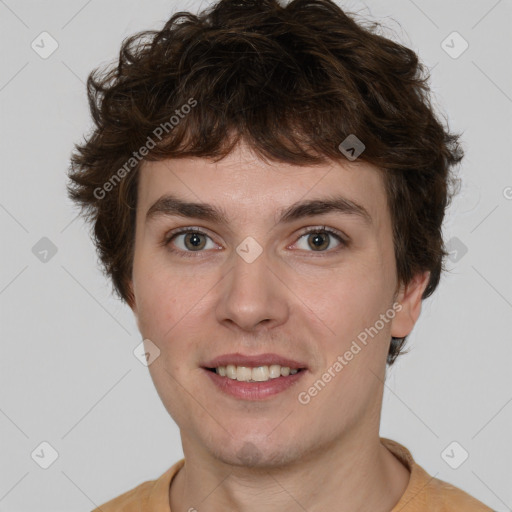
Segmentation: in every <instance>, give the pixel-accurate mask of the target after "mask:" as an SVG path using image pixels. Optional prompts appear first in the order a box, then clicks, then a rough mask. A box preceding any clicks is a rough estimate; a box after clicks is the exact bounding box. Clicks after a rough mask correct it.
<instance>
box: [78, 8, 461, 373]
mask: <svg viewBox="0 0 512 512" xmlns="http://www.w3.org/2000/svg"><path fill="white" fill-rule="evenodd" d="M378 27H379V24H378V23H371V24H370V26H368V27H365V26H364V25H363V24H362V23H357V22H356V21H355V17H351V16H348V15H347V14H346V13H345V12H343V10H342V9H341V8H340V7H338V6H337V5H336V4H335V3H333V2H332V1H330V0H293V1H291V2H290V3H289V4H288V5H286V6H282V5H280V4H279V2H278V1H277V0H220V1H218V2H217V3H216V4H214V5H213V6H212V7H210V8H209V9H207V10H205V11H203V12H201V13H200V14H199V15H193V14H192V13H188V12H179V13H177V14H174V15H173V16H172V17H171V18H170V19H169V21H168V22H167V23H166V24H165V26H164V27H163V29H162V30H160V31H156V30H148V31H143V32H140V33H138V34H135V35H133V36H132V37H129V38H127V39H126V40H124V41H123V43H122V47H121V51H120V55H119V59H118V61H116V62H115V64H114V65H113V66H111V67H108V68H106V69H104V70H101V69H96V70H94V71H92V72H91V74H90V75H89V77H88V80H87V89H88V99H89V105H90V110H91V114H92V117H93V119H94V123H95V127H94V130H93V131H92V133H91V134H90V135H89V136H88V138H87V139H86V140H85V142H84V143H83V144H77V145H76V146H75V151H74V152H73V154H72V156H71V167H70V170H69V173H68V176H69V178H70V183H69V184H68V193H69V196H70V197H71V198H72V199H73V200H74V201H75V202H76V203H78V204H79V205H80V206H81V211H82V213H83V214H84V216H85V217H86V218H87V220H88V221H92V223H93V226H94V242H95V244H96V247H97V250H98V254H99V256H100V259H101V263H102V266H103V270H104V272H105V273H106V275H107V276H109V277H110V278H111V279H112V282H113V285H114V290H115V291H116V292H117V294H118V295H119V296H120V298H121V299H123V300H124V301H125V302H127V303H128V304H130V305H131V304H133V295H132V292H131V289H130V287H129V285H128V284H129V281H130V278H131V272H132V262H133V248H134V236H135V211H136V205H137V181H138V179H137V178H138V170H139V169H140V166H141V163H142V162H143V161H144V160H162V159H166V158H180V157H190V156H195V157H209V158H212V159H214V160H220V159H222V158H223V157H225V156H226V155H227V154H229V153H230V152H231V151H232V150H233V148H234V147H235V145H236V144H237V142H239V141H240V140H243V141H244V142H246V143H247V144H248V145H249V146H250V147H251V148H252V149H253V150H254V151H255V153H256V154H257V155H258V156H260V157H261V158H262V159H264V160H270V161H275V162H286V163H291V164H295V165H298V166H300V165H308V164H310V165H313V164H316V163H324V162H327V161H330V160H334V161H339V160H344V159H345V158H346V157H345V156H344V155H343V154H342V153H341V151H340V150H339V149H338V146H339V144H340V143H341V142H342V141H343V140H344V139H345V138H346V137H347V136H349V135H351V134H354V135H356V136H357V138H358V139H360V140H361V141H362V142H363V143H364V145H365V149H364V151H363V153H362V154H361V155H360V156H359V159H360V160H361V161H366V162H368V163H370V164H374V165H375V166H377V168H378V169H379V170H380V171H382V172H383V173H384V177H385V185H386V193H387V198H388V206H389V209H390V213H391V220H392V223H393V243H394V250H395V259H396V267H397V275H398V281H399V283H403V284H407V283H409V282H410V280H411V279H412V278H413V277H414V276H415V275H416V274H417V273H420V272H424V271H429V272H430V278H429V282H428V285H427V287H426V289H425V291H424V294H423V298H426V297H428V296H430V295H431V294H432V293H433V292H434V290H435V289H436V287H437V285H438V283H439V279H440V275H441V272H442V271H444V270H446V269H445V268H444V258H445V257H446V256H447V255H448V253H447V252H446V251H445V246H444V243H443V239H442V230H441V225H442V222H443V218H444V214H445V209H446V207H447V206H448V204H449V202H450V200H451V197H452V195H453V194H452V193H451V191H450V184H453V183H455V182H456V181H457V180H456V179H454V177H453V176H452V175H451V173H450V168H451V167H452V166H454V165H455V164H457V163H459V161H460V160H461V159H462V158H463V151H462V149H461V147H460V144H459V135H456V134H453V133H450V132H449V131H448V128H445V127H444V126H443V124H442V123H441V122H440V121H439V119H438V118H437V116H436V114H435V113H434V108H433V106H432V104H431V99H430V89H429V86H428V80H429V78H430V77H429V76H428V74H427V73H426V72H425V68H424V66H423V65H422V64H421V63H420V62H419V59H418V57H417V55H416V54H415V52H414V51H412V50H410V49H408V48H406V47H405V46H403V45H401V44H398V43H396V42H393V41H392V40H390V39H388V38H386V37H383V36H382V35H379V34H378V33H377V32H378V31H377V28H378ZM194 102H195V103H194ZM185 105H189V107H188V108H187V109H185ZM192 106H193V108H192ZM173 117H174V118H175V119H177V120H178V121H177V122H175V121H173V120H172V118H173ZM178 118H179V119H178ZM159 127H160V131H158V128H159ZM164 131H165V134H164ZM156 134H158V135H159V136H158V137H157V136H156ZM155 139H157V140H155ZM149 140H151V142H152V143H151V144H149ZM143 148H146V150H145V151H142V149H143ZM141 152H142V153H143V154H145V156H144V158H142V157H141V156H140V153H141ZM345 161H346V160H345ZM405 339H406V338H405V337H404V338H392V340H391V343H390V349H389V355H388V359H387V362H388V364H393V362H394V360H395V359H396V357H397V356H398V355H399V353H400V351H401V349H402V346H403V344H404V342H405Z"/></svg>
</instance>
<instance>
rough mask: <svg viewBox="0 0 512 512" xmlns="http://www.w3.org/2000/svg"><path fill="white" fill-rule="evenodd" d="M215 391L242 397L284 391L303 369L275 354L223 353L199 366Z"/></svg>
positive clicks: (264, 397)
mask: <svg viewBox="0 0 512 512" xmlns="http://www.w3.org/2000/svg"><path fill="white" fill-rule="evenodd" d="M202 369H203V370H204V374H205V375H206V376H207V377H208V378H209V379H210V382H212V383H213V384H214V385H215V388H216V389H217V390H218V391H221V393H222V394H224V395H229V396H230V397H234V398H238V399H242V400H264V399H268V398H270V397H272V396H275V395H277V394H279V393H282V392H284V391H285V390H287V389H289V388H290V387H292V386H293V385H295V384H296V383H297V381H299V380H301V379H302V378H303V376H304V375H305V374H306V373H307V370H308V368H307V367H306V365H304V364H303V363H299V362H297V361H294V360H292V359H288V358H285V357H281V356H278V355H276V354H261V355H259V356H245V355H242V354H238V353H236V354H226V355H224V356H220V357H217V358H215V359H213V360H211V361H209V362H207V363H206V364H205V365H203V366H202Z"/></svg>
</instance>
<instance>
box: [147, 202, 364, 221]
mask: <svg viewBox="0 0 512 512" xmlns="http://www.w3.org/2000/svg"><path fill="white" fill-rule="evenodd" d="M331 212H338V213H342V214H345V215H351V216H354V217H356V218H360V219H361V220H362V221H364V223H365V224H367V225H369V226H371V225H372V223H373V219H372V217H371V215H370V214H369V213H368V210H366V208H364V206H362V205H360V204H358V203H356V202H354V201H352V200H350V199H348V198H346V197H342V196H335V197H327V198H322V199H310V200H307V201H302V202H297V203H294V204H292V205H291V206H289V207H287V208H284V209H282V210H280V211H279V212H278V220H277V223H289V222H293V221H295V220H299V219H302V218H306V217H312V216H314V215H324V214H327V213H331ZM159 216H178V217H186V218H194V219H201V220H207V221H211V222H213V223H216V224H224V225H228V224H229V222H228V217H227V215H226V214H225V212H224V210H222V209H220V208H218V207H216V206H213V205H211V204H207V203H194V202H189V201H184V200H182V199H179V198H178V197H176V196H173V195H165V196H162V197H160V198H159V199H158V200H157V201H156V202H155V203H154V204H153V205H152V206H151V207H150V208H149V210H148V211H147V213H146V222H148V221H149V220H151V219H153V218H155V217H159Z"/></svg>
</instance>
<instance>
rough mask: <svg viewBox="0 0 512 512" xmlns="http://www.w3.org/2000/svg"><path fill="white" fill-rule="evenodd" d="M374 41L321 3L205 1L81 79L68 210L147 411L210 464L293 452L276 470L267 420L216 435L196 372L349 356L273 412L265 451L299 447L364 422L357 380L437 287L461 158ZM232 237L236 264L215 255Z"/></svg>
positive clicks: (417, 83)
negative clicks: (146, 364)
mask: <svg viewBox="0 0 512 512" xmlns="http://www.w3.org/2000/svg"><path fill="white" fill-rule="evenodd" d="M376 28H377V25H376V24H374V25H372V26H370V27H364V26H363V24H362V23H356V21H355V20H354V19H353V18H352V17H350V16H348V15H347V14H345V13H344V12H343V11H342V10H341V9H340V8H339V7H338V6H336V5H335V4H334V3H332V2H331V1H329V0H295V1H292V2H291V3H290V4H288V5H287V6H282V5H280V4H279V3H278V2H277V0H260V1H256V0H255V1H243V0H224V1H220V2H218V3H217V4H215V5H213V6H212V7H211V8H209V9H208V10H207V11H205V12H202V13H201V14H199V15H197V16H196V15H193V14H191V13H178V14H175V15H174V16H172V17H171V19H170V20H169V21H168V22H167V23H166V24H165V26H164V28H163V29H162V30H160V31H146V32H143V33H140V34H137V35H135V36H133V37H131V38H129V39H127V40H125V41H124V42H123V45H122V49H121V52H120V56H119V61H118V62H117V63H116V65H115V66H113V67H111V68H110V69H105V70H96V71H95V72H93V73H91V75H90V76H89V79H88V93H89V101H90V106H91V112H92V116H93V119H94V121H95V128H94V130H93V132H92V133H91V134H90V135H89V137H88V138H87V139H86V141H85V142H84V143H83V144H81V145H77V147H76V151H75V152H74V154H73V155H72V166H71V170H70V172H69V177H70V185H69V194H70V197H71V198H72V199H73V200H74V201H76V202H77V203H78V204H79V205H80V206H81V207H82V211H83V213H84V215H85V216H86V217H87V218H88V220H90V221H91V222H92V225H93V227H94V240H95V243H96V246H97V249H98V253H99V256H100V259H101V262H102V264H103V268H104V271H105V273H106V275H107V276H108V277H109V278H111V279H112V282H113V285H114V289H115V291H116V292H117V294H118V295H119V297H120V298H121V299H122V300H124V301H125V302H126V303H127V304H128V305H129V306H130V307H131V308H132V310H133V311H134V314H135V315H136V318H137V321H138V325H139V329H140V331H141V334H142V336H143V337H144V338H146V339H150V340H151V341H152V342H153V343H155V344H156V345H157V346H158V347H159V349H160V351H161V357H159V358H158V359H157V360H155V362H154V363H152V364H151V365H150V371H151V374H152V378H153V380H154V381H155V385H156V387H157V390H158V392H159V394H160V396H161V398H162V400H163V402H164V404H165V405H166V406H167V408H168V410H169V412H170V413H171V415H172V416H173V417H174V418H175V420H176V422H177V423H178V425H179V426H180V427H182V426H183V427H184V428H185V427H186V428H187V430H188V431H189V432H190V433H191V434H190V435H191V436H197V437H198V438H201V439H202V441H203V444H204V446H210V447H211V450H212V451H215V450H216V449H217V450H219V448H218V446H228V445H229V446H231V447H232V452H231V453H233V454H240V453H242V452H243V450H242V452H241V451H240V450H241V449H242V448H243V446H246V445H245V444H243V443H246V442H249V443H253V444H254V445H256V446H258V450H262V453H263V452H265V450H267V453H266V456H267V458H269V457H272V458H274V459H280V460H284V459H285V458H286V457H293V453H294V451H293V450H288V452H287V453H288V455H284V453H278V448H277V446H283V438H280V436H279V434H278V431H279V429H277V431H275V434H274V435H273V439H274V441H272V440H270V438H269V434H268V433H269V432H270V431H271V430H272V429H273V428H276V424H277V423H278V420H279V413H281V415H282V416H284V415H285V414H284V413H283V412H285V411H287V410H288V409H287V408H286V407H287V404H286V403H285V402H283V403H282V404H280V403H279V399H277V398H276V400H273V401H270V402H268V403H261V404H259V405H258V406H257V407H254V408H253V409H250V410H249V409H248V408H247V404H246V403H243V401H242V403H240V404H235V403H231V402H229V404H230V405H232V410H230V418H231V419H230V421H229V422H226V424H225V425H220V424H219V423H218V421H215V419H214V418H213V417H212V416H211V415H210V414H209V413H208V412H207V411H206V410H205V409H204V408H202V407H200V406H199V405H198V404H199V403H212V400H214V399H215V398H214V397H212V395H211V394H210V393H211V391H210V390H209V389H208V388H205V387H204V386H203V383H202V379H204V378H206V377H205V376H204V374H203V370H204V369H203V368H202V365H203V364H205V363H206V362H207V361H208V360H210V359H211V358H213V357H215V356H217V355H219V354H223V353H226V352H236V351H240V352H244V353H255V354H257V353H261V352H270V351H273V352H278V353H279V354H293V355H294V358H295V359H298V360H299V361H300V362H305V363H307V369H306V371H307V372H308V378H309V380H307V382H308V384H312V383H313V382H315V381H317V380H318V379H319V378H320V377H321V376H322V375H323V374H324V373H325V371H326V370H327V369H328V368H331V367H332V366H333V365H334V363H335V361H336V360H337V357H338V355H343V354H344V353H346V352H347V351H349V349H350V350H352V349H351V347H353V345H352V342H353V341H354V340H359V341H360V343H359V345H360V349H361V350H360V351H358V352H356V350H357V349H354V350H353V351H352V352H353V353H354V352H356V353H357V356H354V358H353V361H351V362H350V364H347V365H346V367H344V368H343V370H342V371H341V370H340V371H338V373H336V377H335V378H334V377H333V378H332V379H329V380H332V381H333V382H332V384H331V383H330V384H329V386H328V388H326V389H325V390H323V391H322V392H321V393H320V394H319V395H318V397H315V399H314V400H311V399H309V400H308V404H307V406H306V404H304V403H299V404H298V405H297V403H296V404H295V406H296V408H297V411H296V412H295V413H294V414H295V416H294V418H296V421H294V425H295V427H294V428H295V429H296V430H295V431H294V434H292V435H290V432H289V430H288V431H287V430H286V429H284V431H285V432H286V435H285V438H286V440H287V442H288V443H289V447H290V446H292V445H293V446H294V447H295V449H296V450H299V448H298V447H299V446H302V447H303V449H304V450H307V449H311V448H312V447H313V445H314V444H315V443H319V442H321V439H324V440H325V441H326V442H327V441H328V440H329V438H330V437H329V436H334V435H336V434H337V433H338V434H339V432H340V431H341V430H343V429H344V430H345V431H349V430H350V428H351V427H355V425H356V424H358V422H360V421H362V418H365V417H366V416H371V415H372V414H373V413H375V411H376V410H377V409H378V405H379V403H380V399H381V392H382V389H381V388H382V381H381V380H380V379H379V378H377V377H379V376H380V377H383V375H384V374H383V370H384V368H385V365H386V364H387V365H391V364H393V362H394V361H395V360H396V358H397V356H398V355H399V354H400V352H401V351H402V350H403V345H404V342H405V341H406V337H407V335H408V334H409V333H410V331H411V330H412V328H413V326H414V323H415V322H416V320H417V318H418V316H419V313H420V309H421V302H422V300H424V299H425V298H427V297H428V296H430V295H431V294H432V293H433V292H434V290H435V289H436V288H437V286H438V284H439V280H440V276H441V274H442V271H444V270H445V268H444V258H445V257H446V256H447V253H446V251H445V247H444V244H443V239H442V222H443V218H444V214H445V210H446V208H447V206H448V205H449V202H450V199H451V195H452V191H451V186H452V185H453V184H454V183H455V182H456V180H455V178H454V177H452V175H451V169H452V167H454V166H455V165H456V164H457V163H458V162H460V160H461V159H462V156H463V154H462V150H461V148H460V146H459V143H458V136H457V135H455V134H452V133H450V132H449V131H448V129H447V128H446V127H444V126H443V124H442V123H441V122H440V120H439V119H438V118H437V116H436V114H435V112H434V109H433V107H432V104H431V100H430V94H429V92H430V91H429V87H428V78H429V77H428V76H427V75H426V73H425V70H424V68H423V66H422V65H421V63H420V62H419V61H418V58H417V56H416V54H415V53H414V52H413V51H412V50H410V49H408V48H406V47H404V46H402V45H400V44H398V43H396V42H393V41H391V40H389V39H387V38H384V37H382V36H381V35H379V34H378V33H377V30H376ZM349 136H350V137H352V138H353V137H354V136H355V137H357V140H359V141H361V142H362V143H363V144H364V150H363V151H362V152H361V153H360V154H359V155H358V156H357V159H355V160H353V159H348V158H347V156H346V154H347V153H346V152H345V153H344V152H342V151H340V148H339V147H340V144H341V143H343V141H345V140H346V139H347V137H349ZM349 140H350V139H349ZM361 148H362V146H361ZM165 197H167V199H165ZM340 198H342V199H343V201H342V202H341V203H342V204H343V206H342V207H341V208H340V201H339V199H340ZM164 199H165V200H164ZM177 200H178V201H177ZM308 201H309V204H302V205H301V206H300V207H298V208H297V206H298V205H299V203H307V202H308ZM314 201H318V202H316V203H314ZM329 201H331V203H329ZM183 203H187V204H185V205H184V204H183ZM191 203H194V204H191ZM199 203H201V205H202V206H201V207H200V206H199V205H198V204H199ZM327 203H329V204H330V206H328V205H327ZM333 203H336V205H337V207H333V206H332V204H333ZM207 205H209V207H208V206H207ZM294 206H295V207H296V208H294ZM358 207H359V209H358ZM361 207H362V208H361ZM340 209H343V210H344V211H343V212H340ZM177 210H179V211H180V212H181V215H180V216H177V215H176V211H177ZM292 210H293V211H294V213H293V214H292V213H291V212H292ZM356 210H357V211H358V212H359V213H357V212H356ZM183 212H185V213H186V215H189V216H190V218H189V219H186V218H185V217H184V216H183ZM300 212H302V214H301V213H300ZM361 212H363V213H361ZM170 213H173V215H171V214H170ZM213 213H216V215H213ZM286 213H287V214H288V215H286ZM311 226H313V227H315V226H316V228H317V229H316V231H315V234H309V235H307V234H305V229H304V227H311ZM180 227H196V228H197V229H198V230H199V231H200V232H201V234H196V235H194V234H191V233H190V230H189V234H181V235H180V234H177V233H176V231H177V230H178V228H180ZM322 227H326V228H334V231H335V232H336V233H337V236H338V237H339V238H337V237H336V235H332V234H331V235H327V234H326V233H325V230H323V229H321V228H322ZM199 228H200V229H199ZM319 232H320V233H319ZM247 237H250V239H249V243H250V244H252V245H250V246H248V250H249V251H253V254H256V253H255V252H254V251H256V252H257V253H258V255H257V256H256V257H255V258H254V259H253V260H252V261H251V262H249V261H248V260H247V259H244V258H243V257H242V256H241V253H240V252H239V250H238V251H237V248H239V247H240V244H241V243H242V242H247V240H246V239H247ZM318 249H319V250H318ZM326 249H327V250H326ZM324 251H325V252H324ZM194 252H195V253H196V254H193V253H194ZM185 253H186V254H188V256H187V255H184V254H185ZM191 254H192V255H191ZM383 316H385V317H386V318H385V319H384V318H383ZM377 321H380V323H379V324H377ZM381 324H382V327H380V325H381ZM376 325H377V326H378V328H376V327H375V326H376ZM372 327H373V330H372ZM365 329H367V331H365ZM368 329H369V330H368ZM362 332H367V333H369V332H371V333H372V334H371V335H367V336H366V341H367V343H366V344H365V345H364V347H363V346H362V345H363V344H362V342H361V339H362V338H361V336H360V335H361V333H362ZM350 359H352V357H351V358H350ZM361 368H366V369H369V370H371V371H370V372H365V373H364V374H363V373H362V372H361V371H360V370H361ZM333 371H334V372H335V371H336V370H333ZM331 376H332V372H331ZM304 382H306V381H304ZM185 389H186V390H185ZM298 391H299V390H298ZM187 393H188V394H189V395H190V396H194V400H192V399H191V398H190V396H188V395H187ZM340 393H341V394H342V398H340ZM178 395H181V397H180V398H176V397H177V396H178ZM306 395H307V396H310V398H311V394H306ZM306 395H303V397H305V396H306ZM315 395H316V393H315ZM306 400H307V398H305V399H304V401H306ZM335 404H336V410H337V412H336V413H335V414H332V415H331V416H332V422H331V423H328V425H327V428H326V426H325V414H326V411H329V410H331V409H332V407H333V405H335ZM217 405H218V406H219V407H225V405H226V404H224V403H223V402H222V400H220V401H219V403H218V404H217ZM279 405H280V407H279ZM262 411H263V412H264V413H265V414H262ZM312 415H313V416H312ZM312 417H313V418H317V419H316V420H314V421H313V422H311V418H312ZM306 423H307V424H308V430H309V431H310V432H311V438H310V439H309V440H308V438H307V436H306V439H305V438H304V429H303V428H302V426H303V425H306ZM312 423H314V424H313V425H312ZM206 426H208V428H206ZM241 431H243V432H245V433H246V435H245V436H240V432H241ZM207 432H210V433H209V434H208V433H207ZM320 432H321V434H320ZM299 433H300V434H301V437H300V438H299ZM283 435H284V434H283ZM235 438H236V439H237V440H235ZM263 439H264V441H263ZM240 443H242V444H240ZM257 443H259V444H257ZM265 447H266V448H265ZM249 451H250V450H249ZM249 455H251V454H249ZM226 457H227V458H228V459H229V457H228V456H226ZM233 457H235V456H234V455H233ZM235 458H236V457H235ZM233 460H235V459H233Z"/></svg>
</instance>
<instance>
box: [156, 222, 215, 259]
mask: <svg viewBox="0 0 512 512" xmlns="http://www.w3.org/2000/svg"><path fill="white" fill-rule="evenodd" d="M208 242H210V245H208ZM163 245H165V246H167V247H168V248H169V250H170V251H171V252H181V253H185V254H183V255H184V256H192V254H186V253H194V252H202V251H203V249H215V248H217V247H218V246H217V245H215V244H214V243H213V241H212V239H211V238H210V237H209V236H208V235H207V234H206V233H203V232H202V231H200V230H199V229H197V228H186V229H180V230H175V231H171V232H170V233H169V234H168V235H167V236H166V237H165V240H164V241H163ZM172 245H175V246H177V247H178V249H174V248H173V247H172Z"/></svg>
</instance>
